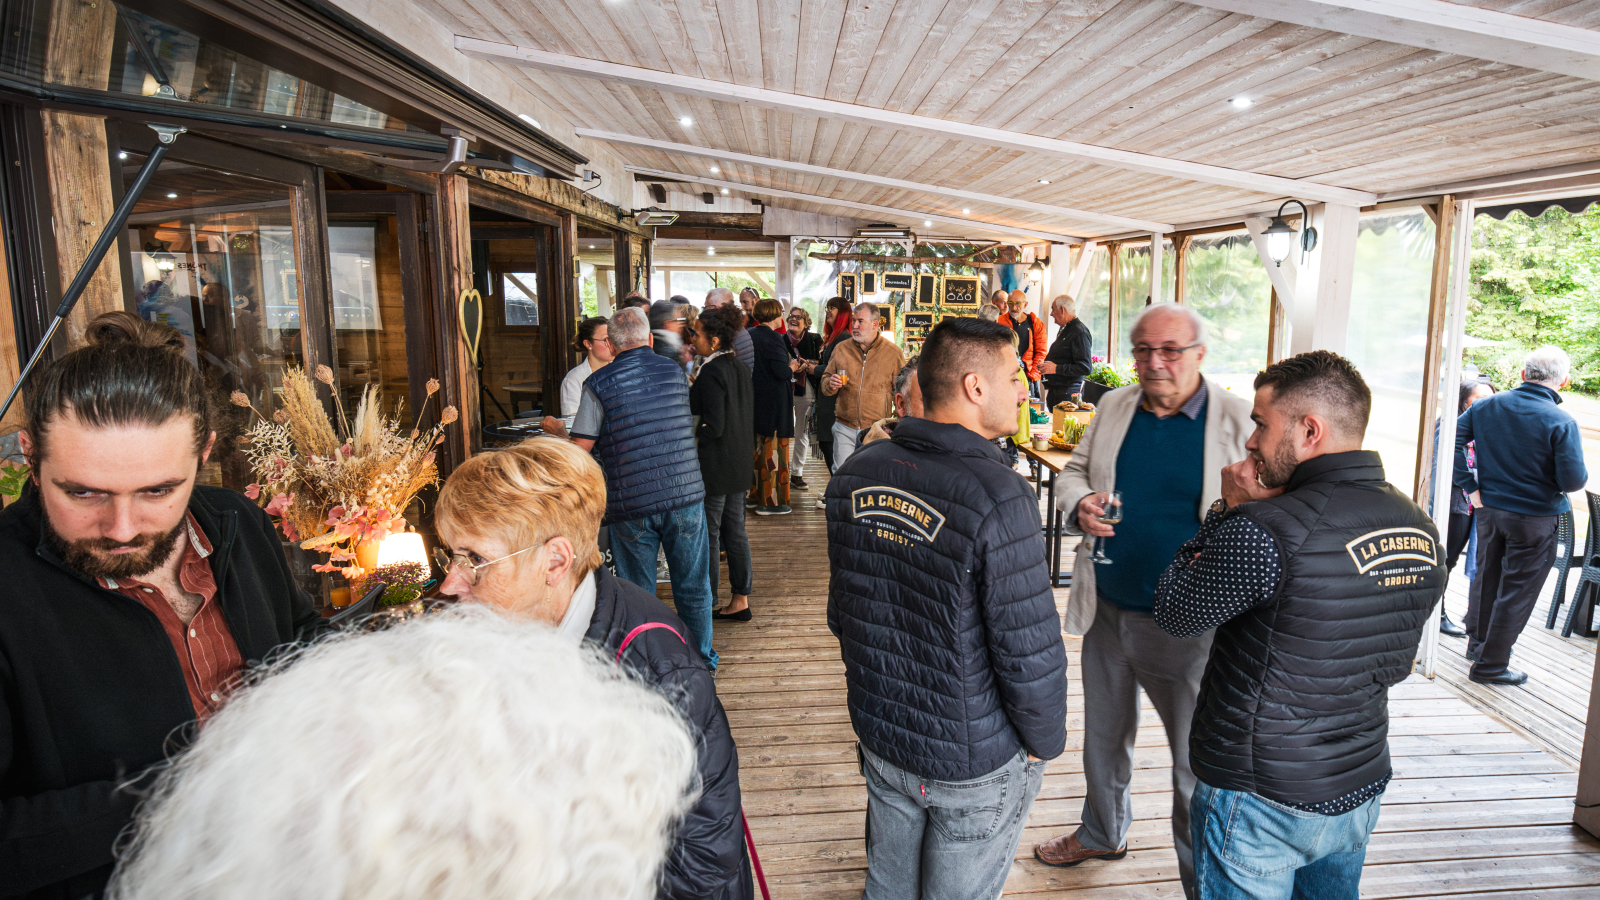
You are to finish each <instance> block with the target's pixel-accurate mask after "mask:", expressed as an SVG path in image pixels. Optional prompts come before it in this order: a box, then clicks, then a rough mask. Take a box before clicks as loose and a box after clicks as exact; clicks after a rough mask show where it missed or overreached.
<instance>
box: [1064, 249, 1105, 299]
mask: <svg viewBox="0 0 1600 900" xmlns="http://www.w3.org/2000/svg"><path fill="white" fill-rule="evenodd" d="M1097 246H1098V244H1096V243H1095V242H1094V241H1084V242H1083V243H1082V244H1080V245H1079V246H1078V261H1077V263H1076V264H1074V265H1073V267H1072V277H1071V278H1068V279H1067V289H1066V291H1065V293H1066V295H1067V296H1068V297H1071V298H1072V299H1074V300H1076V299H1078V291H1080V290H1082V289H1083V279H1084V278H1085V277H1087V276H1088V274H1089V264H1090V263H1091V262H1093V261H1094V250H1095V247H1097Z"/></svg>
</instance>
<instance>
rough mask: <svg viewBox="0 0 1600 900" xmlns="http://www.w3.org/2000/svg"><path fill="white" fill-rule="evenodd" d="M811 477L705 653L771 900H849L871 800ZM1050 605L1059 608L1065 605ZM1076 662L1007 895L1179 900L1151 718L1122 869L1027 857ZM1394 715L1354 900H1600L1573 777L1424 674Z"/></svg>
mask: <svg viewBox="0 0 1600 900" xmlns="http://www.w3.org/2000/svg"><path fill="white" fill-rule="evenodd" d="M805 474H806V477H807V479H808V480H809V481H810V482H811V484H812V487H811V490H809V491H807V492H804V493H797V494H796V497H795V500H794V502H793V505H794V507H795V512H794V514H792V515H789V516H783V517H774V518H757V517H755V516H751V517H750V524H749V532H750V540H751V547H752V550H753V551H754V556H755V595H754V598H753V600H752V606H753V607H754V609H755V619H754V621H752V622H750V623H718V625H717V630H716V641H715V643H716V647H717V650H718V652H719V653H720V654H721V657H722V667H721V669H720V670H719V672H718V673H717V691H718V693H719V694H720V696H721V697H722V702H723V704H724V706H726V708H727V710H728V718H729V721H730V723H731V725H732V727H733V734H734V738H735V740H736V741H737V742H738V744H739V760H740V768H741V783H742V785H743V787H744V803H745V809H746V811H747V813H748V815H749V818H750V827H751V830H752V832H753V833H754V835H755V839H756V843H757V846H758V848H759V849H760V853H761V859H762V862H763V864H764V865H765V868H766V871H767V875H768V881H769V884H770V885H771V887H772V889H773V896H774V897H775V898H781V900H795V898H806V900H813V898H814V900H824V898H835V897H838V898H843V897H858V896H860V890H861V885H862V882H863V879H864V877H865V875H864V873H865V865H866V858H865V853H864V849H863V843H862V827H863V818H864V811H865V808H866V790H865V787H864V786H863V784H862V781H861V777H860V775H859V773H858V772H857V770H856V764H855V749H854V740H855V735H854V732H853V731H852V729H851V727H850V721H849V714H848V712H847V710H846V706H845V686H844V667H843V665H842V663H841V662H840V661H839V646H838V642H837V641H836V640H835V639H834V638H833V636H832V635H831V634H830V633H829V632H828V628H827V624H826V619H825V614H826V603H827V585H828V573H827V554H826V541H827V536H826V529H825V524H824V521H823V516H822V513H821V511H819V510H817V509H815V507H814V505H813V504H814V500H815V498H816V497H818V496H820V493H821V490H822V487H823V485H824V484H825V482H826V475H825V474H824V473H823V471H822V468H821V465H820V463H813V464H812V465H810V466H808V467H807V471H806V473H805ZM1057 601H1058V603H1060V604H1064V603H1065V601H1066V591H1065V590H1062V591H1059V592H1057ZM1540 621H1541V622H1542V619H1541V620H1540ZM1079 646H1080V641H1079V640H1078V639H1076V638H1071V637H1069V638H1068V639H1067V653H1068V658H1069V665H1070V671H1069V678H1070V680H1071V695H1070V697H1069V705H1068V725H1067V727H1068V729H1069V743H1068V750H1067V752H1066V753H1065V754H1064V755H1063V756H1061V757H1060V758H1058V759H1056V760H1054V761H1052V762H1051V763H1050V767H1049V769H1048V770H1047V773H1046V775H1045V779H1044V788H1043V790H1042V792H1041V793H1040V795H1039V799H1038V801H1037V802H1036V803H1035V804H1034V807H1033V812H1032V816H1031V818H1030V820H1029V823H1028V828H1027V830H1026V831H1025V832H1024V834H1023V840H1022V846H1021V847H1020V848H1019V850H1018V862H1017V864H1016V866H1015V868H1014V869H1013V870H1012V873H1011V878H1010V880H1009V882H1008V883H1007V885H1006V893H1007V894H1008V895H1019V896H1020V895H1024V894H1026V895H1029V896H1030V897H1031V898H1036V900H1051V898H1071V900H1090V898H1116V900H1125V898H1126V900H1138V898H1155V897H1160V898H1171V897H1181V896H1182V891H1181V890H1180V889H1179V886H1178V883H1177V865H1176V857H1175V856H1174V854H1173V850H1172V835H1171V829H1170V824H1169V819H1168V816H1169V814H1170V808H1171V802H1172V801H1171V791H1170V773H1169V767H1170V764H1171V761H1170V756H1169V754H1168V752H1167V750H1166V747H1165V738H1164V735H1163V734H1162V731H1161V725H1160V722H1159V721H1158V720H1157V719H1156V718H1155V715H1154V713H1153V712H1151V711H1148V710H1147V711H1146V713H1145V719H1144V724H1143V725H1142V727H1141V730H1140V732H1139V736H1138V739H1137V743H1136V758H1135V767H1136V770H1135V774H1134V780H1133V791H1134V812H1135V818H1136V821H1135V822H1134V825H1133V828H1132V830H1131V831H1130V833H1129V835H1128V843H1129V847H1130V852H1129V854H1128V856H1127V858H1125V859H1123V860H1121V861H1118V862H1098V861H1097V862H1090V863H1085V864H1084V865H1082V866H1079V867H1078V868H1075V869H1051V868H1048V867H1045V866H1041V865H1039V864H1038V863H1036V862H1035V861H1034V860H1033V859H1032V846H1033V845H1034V844H1035V843H1036V842H1038V841H1040V840H1043V839H1046V838H1048V837H1051V836H1054V835H1056V834H1058V833H1060V832H1062V831H1065V830H1066V829H1068V828H1072V827H1075V826H1076V825H1077V823H1078V818H1079V813H1080V811H1081V807H1082V803H1083V793H1084V778H1083V765H1082V757H1081V753H1080V748H1081V746H1082V729H1083V705H1082V691H1081V684H1080V683H1079V670H1078V663H1077V658H1078V651H1079ZM1536 677H1537V676H1536ZM1390 708H1391V713H1392V716H1393V719H1392V728H1391V735H1392V737H1391V740H1390V744H1391V747H1392V750H1393V754H1394V760H1395V773H1396V778H1395V780H1394V782H1393V783H1392V784H1391V785H1390V787H1389V789H1388V792H1387V793H1386V794H1385V796H1384V804H1383V813H1382V816H1381V818H1380V819H1379V822H1378V828H1377V833H1376V834H1375V835H1374V837H1373V840H1372V844H1371V847H1370V849H1369V852H1368V856H1367V867H1366V872H1365V874H1364V876H1363V880H1362V896H1363V897H1367V898H1389V897H1395V898H1399V897H1446V896H1448V897H1452V898H1458V900H1488V898H1490V897H1494V898H1511V897H1519V898H1520V897H1537V898H1542V900H1578V898H1589V900H1593V898H1595V897H1596V896H1600V889H1597V886H1600V842H1597V841H1595V840H1594V839H1593V838H1590V837H1589V836H1587V835H1586V834H1584V833H1583V832H1582V831H1581V830H1579V829H1578V828H1576V827H1575V826H1574V825H1572V824H1571V819H1572V796H1573V793H1574V790H1575V784H1576V776H1575V774H1574V772H1573V771H1572V769H1571V768H1570V767H1569V766H1568V765H1566V764H1565V763H1563V762H1562V761H1561V760H1560V759H1557V758H1555V757H1553V756H1551V755H1550V754H1549V753H1546V752H1544V751H1543V750H1541V749H1540V748H1538V747H1535V746H1533V745H1531V744H1530V743H1529V742H1528V741H1527V740H1525V739H1524V738H1523V737H1521V736H1520V735H1518V734H1517V733H1515V732H1513V731H1512V730H1511V729H1510V728H1508V727H1507V726H1506V725H1503V724H1501V723H1500V722H1497V721H1495V720H1493V719H1491V718H1489V717H1488V716H1485V715H1484V714H1482V713H1480V712H1479V711H1477V710H1475V709H1473V708H1472V707H1471V706H1469V705H1467V703H1465V702H1463V701H1462V700H1461V699H1460V698H1458V697H1457V696H1455V695H1454V694H1452V693H1451V692H1450V691H1449V690H1447V689H1446V688H1445V687H1444V686H1443V685H1442V684H1436V683H1433V682H1429V681H1427V680H1425V679H1423V678H1421V677H1420V676H1413V677H1412V678H1411V679H1409V680H1408V681H1406V682H1405V683H1404V684H1402V685H1401V686H1399V687H1398V688H1397V689H1396V690H1395V691H1394V692H1393V696H1392V700H1391V707H1390Z"/></svg>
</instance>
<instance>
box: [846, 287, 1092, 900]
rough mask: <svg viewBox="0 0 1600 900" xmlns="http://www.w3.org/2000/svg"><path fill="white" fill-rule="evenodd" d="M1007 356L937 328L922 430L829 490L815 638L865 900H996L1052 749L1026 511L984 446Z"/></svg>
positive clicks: (923, 377)
mask: <svg viewBox="0 0 1600 900" xmlns="http://www.w3.org/2000/svg"><path fill="white" fill-rule="evenodd" d="M1011 343H1012V332H1011V329H1010V328H1007V327H1006V326H1004V325H1000V324H998V323H995V322H985V321H982V320H979V319H973V318H950V319H946V320H945V321H943V322H941V323H939V324H938V325H936V326H935V327H934V328H933V330H932V331H931V332H929V335H928V340H927V342H926V344H924V346H923V350H922V356H921V357H920V359H919V363H918V368H917V370H916V380H917V382H918V383H919V384H920V386H921V389H922V400H923V410H922V417H920V418H903V419H901V420H900V424H899V425H898V426H897V427H896V428H895V429H894V435H893V437H891V438H890V439H888V440H881V441H877V442H875V443H872V444H868V445H866V446H864V447H862V448H861V449H859V450H858V451H856V452H855V453H854V454H853V455H852V456H850V458H849V459H848V460H846V461H844V462H842V463H841V464H840V465H839V467H838V471H837V472H836V473H835V474H834V477H833V480H832V481H830V482H829V483H828V490H827V510H828V560H829V563H830V564H831V574H832V579H831V581H830V584H829V588H828V627H829V629H831V630H832V631H833V633H834V634H835V635H837V636H838V638H839V646H840V651H841V655H842V656H843V658H844V664H845V683H846V685H847V686H848V688H849V704H850V722H851V724H852V725H854V726H855V731H856V734H857V735H858V736H859V737H860V743H859V744H858V745H857V747H858V753H859V756H860V766H861V773H862V775H863V776H864V777H865V778H866V780H867V884H866V889H865V891H864V892H863V894H862V896H863V897H865V898H867V900H883V898H905V900H915V898H918V897H941V898H947V900H992V898H994V897H997V896H999V894H1000V890H1001V888H1002V887H1003V886H1004V885H1005V881H1006V876H1007V875H1008V874H1009V873H1010V871H1011V863H1012V859H1013V857H1014V856H1015V855H1016V849H1017V842H1018V840H1019V839H1020V838H1021V836H1022V827H1023V824H1024V823H1025V822H1026V821H1027V818H1028V810H1029V808H1030V807H1031V806H1032V804H1033V798H1034V797H1035V796H1036V795H1037V794H1038V792H1039V786H1040V783H1041V779H1042V777H1043V775H1044V768H1045V761H1046V760H1049V759H1053V758H1055V757H1056V756H1059V755H1060V754H1061V752H1062V751H1063V750H1064V749H1065V748H1066V741H1067V734H1066V712H1067V671H1066V649H1065V647H1064V645H1063V643H1062V640H1061V628H1060V625H1059V624H1058V622H1057V620H1056V607H1055V600H1054V597H1053V596H1052V593H1051V590H1050V578H1049V575H1048V573H1047V571H1046V569H1047V566H1046V563H1045V547H1044V539H1043V536H1042V535H1041V532H1040V523H1039V504H1038V500H1037V498H1035V496H1034V493H1033V489H1032V488H1030V487H1029V486H1028V483H1027V482H1026V481H1025V480H1023V478H1022V476H1021V475H1019V474H1017V473H1016V472H1015V471H1013V470H1012V469H1011V468H1010V467H1009V466H1007V465H1006V460H1005V457H1004V456H1003V455H1002V454H1001V453H1000V451H999V449H997V448H996V447H995V445H994V444H993V443H992V441H993V440H994V439H995V438H997V437H1000V436H1001V435H1008V434H1010V433H1011V432H1012V431H1013V430H1014V429H1015V428H1016V422H1017V409H1018V407H1019V406H1020V405H1021V404H1022V403H1023V402H1024V401H1025V400H1026V399H1027V396H1028V387H1027V384H1026V383H1024V381H1023V380H1022V368H1021V364H1020V363H1019V361H1018V360H1017V354H1016V351H1015V350H1014V349H1012V346H1011ZM979 810H981V815H980V814H977V813H978V811H979Z"/></svg>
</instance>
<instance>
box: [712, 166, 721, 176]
mask: <svg viewBox="0 0 1600 900" xmlns="http://www.w3.org/2000/svg"><path fill="white" fill-rule="evenodd" d="M721 171H722V170H721V169H719V168H717V167H716V166H712V167H711V174H713V175H715V174H717V173H718V172H721Z"/></svg>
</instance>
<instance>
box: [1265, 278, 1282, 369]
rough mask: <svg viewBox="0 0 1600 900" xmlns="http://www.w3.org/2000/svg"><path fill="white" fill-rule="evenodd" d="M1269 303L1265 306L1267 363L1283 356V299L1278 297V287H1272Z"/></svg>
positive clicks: (1271, 362) (1269, 363)
mask: <svg viewBox="0 0 1600 900" xmlns="http://www.w3.org/2000/svg"><path fill="white" fill-rule="evenodd" d="M1268 302H1269V303H1270V304H1271V305H1270V306H1269V307H1268V308H1267V365H1269V366H1270V365H1272V364H1273V363H1275V362H1277V361H1278V360H1279V359H1282V358H1283V348H1284V344H1285V341H1284V337H1285V335H1284V333H1283V301H1281V300H1279V299H1278V289H1277V288H1273V289H1272V297H1271V299H1270V300H1269V301H1268Z"/></svg>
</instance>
